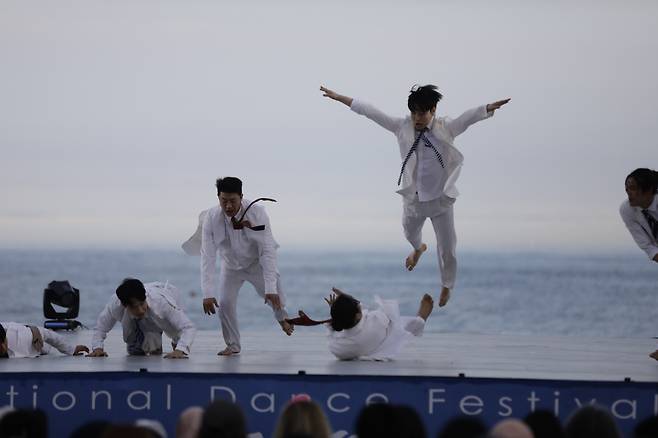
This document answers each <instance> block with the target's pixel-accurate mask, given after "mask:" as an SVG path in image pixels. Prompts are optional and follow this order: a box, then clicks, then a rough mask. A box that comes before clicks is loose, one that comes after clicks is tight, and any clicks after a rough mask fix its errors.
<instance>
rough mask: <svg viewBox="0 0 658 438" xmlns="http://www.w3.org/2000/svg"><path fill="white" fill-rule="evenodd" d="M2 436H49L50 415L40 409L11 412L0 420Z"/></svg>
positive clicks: (32, 437)
mask: <svg viewBox="0 0 658 438" xmlns="http://www.w3.org/2000/svg"><path fill="white" fill-rule="evenodd" d="M0 436H1V437H5V436H7V437H9V436H26V437H30V438H45V437H47V436H48V417H47V416H46V413H45V412H43V411H42V410H40V409H36V410H28V409H18V410H16V411H13V412H9V413H8V414H7V415H5V416H4V417H2V420H0Z"/></svg>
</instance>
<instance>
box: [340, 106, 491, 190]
mask: <svg viewBox="0 0 658 438" xmlns="http://www.w3.org/2000/svg"><path fill="white" fill-rule="evenodd" d="M350 108H351V109H352V111H354V112H355V113H357V114H361V115H363V116H366V117H367V118H369V119H370V120H372V121H373V122H375V123H377V124H378V125H380V126H381V127H382V128H384V129H386V130H388V131H391V132H392V133H393V134H395V136H396V137H397V139H398V145H399V147H400V157H401V158H402V160H404V158H405V157H406V156H407V154H408V153H409V150H410V149H411V146H412V145H413V143H414V140H415V139H416V138H415V129H414V124H413V122H412V120H411V116H406V117H399V118H398V117H391V116H389V115H387V114H385V113H383V112H382V111H380V110H378V109H377V108H375V107H374V106H372V105H369V104H367V103H365V102H361V101H358V100H356V99H353V100H352V106H351V107H350ZM492 115H493V112H487V107H486V105H482V106H480V107H477V108H473V109H470V110H468V111H466V112H465V113H463V114H462V115H461V116H459V117H457V118H456V119H451V118H449V117H434V120H433V121H432V124H431V126H429V129H430V131H431V133H432V135H433V136H434V137H435V138H436V139H438V140H439V141H440V142H441V143H442V145H443V146H444V147H445V149H446V151H447V154H446V156H444V157H443V158H444V164H445V171H446V181H445V184H444V188H443V193H444V194H445V195H446V196H447V197H449V198H453V199H455V198H457V196H459V191H458V190H457V187H456V186H455V183H456V182H457V178H459V173H460V172H461V168H462V164H463V162H464V156H463V155H462V154H461V152H459V151H458V150H457V148H455V146H454V144H453V142H454V139H455V137H457V136H458V135H459V134H461V133H462V132H464V131H466V129H467V128H468V127H469V126H470V125H472V124H473V123H476V122H479V121H480V120H484V119H487V118H489V117H491V116H492ZM416 161H417V157H416V154H412V155H411V157H410V158H409V161H408V162H407V165H406V166H405V168H404V173H403V174H402V184H401V188H400V189H399V190H398V191H397V193H399V194H400V195H402V196H403V197H405V198H413V197H414V195H415V193H414V192H415V191H414V189H413V187H412V184H413V179H412V175H413V171H414V169H415V168H416V164H417V163H416Z"/></svg>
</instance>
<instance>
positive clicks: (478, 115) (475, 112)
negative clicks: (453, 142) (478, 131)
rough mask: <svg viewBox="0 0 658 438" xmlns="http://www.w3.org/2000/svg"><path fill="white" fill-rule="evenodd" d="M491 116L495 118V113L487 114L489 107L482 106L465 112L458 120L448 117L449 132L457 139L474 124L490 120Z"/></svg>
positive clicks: (446, 123) (446, 119)
mask: <svg viewBox="0 0 658 438" xmlns="http://www.w3.org/2000/svg"><path fill="white" fill-rule="evenodd" d="M491 116H493V111H491V112H487V106H486V105H482V106H479V107H477V108H473V109H470V110H468V111H466V112H464V113H463V114H462V115H461V116H459V117H457V118H456V119H451V118H448V117H446V118H445V125H446V128H447V129H448V131H450V134H451V135H452V136H453V137H457V136H458V135H459V134H461V133H462V132H464V131H466V129H468V127H469V126H471V125H472V124H473V123H477V122H479V121H481V120H484V119H488V118H489V117H491Z"/></svg>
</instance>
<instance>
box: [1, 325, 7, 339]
mask: <svg viewBox="0 0 658 438" xmlns="http://www.w3.org/2000/svg"><path fill="white" fill-rule="evenodd" d="M6 338H7V331H6V330H5V328H4V327H3V326H2V324H0V344H1V343H3V342H5V339H6Z"/></svg>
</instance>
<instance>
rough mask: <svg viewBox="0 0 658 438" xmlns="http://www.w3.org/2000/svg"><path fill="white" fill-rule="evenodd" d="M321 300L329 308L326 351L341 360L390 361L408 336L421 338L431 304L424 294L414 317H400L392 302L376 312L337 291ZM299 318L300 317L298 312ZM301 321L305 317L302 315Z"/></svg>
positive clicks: (378, 303)
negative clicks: (362, 306) (329, 316)
mask: <svg viewBox="0 0 658 438" xmlns="http://www.w3.org/2000/svg"><path fill="white" fill-rule="evenodd" d="M332 290H333V291H334V293H333V294H331V295H330V296H329V297H328V298H325V301H326V302H327V304H329V306H330V308H331V320H328V321H322V322H328V323H329V326H330V334H329V351H331V352H332V353H333V354H334V355H335V356H336V357H337V358H338V359H341V360H352V359H361V360H392V359H393V358H395V356H396V355H397V354H398V352H399V351H400V349H401V348H402V347H403V346H404V345H405V344H406V343H407V341H409V339H410V338H411V336H421V335H422V334H423V330H424V328H425V322H426V321H427V318H428V317H429V316H430V314H431V313H432V309H433V307H434V301H433V300H432V297H431V296H430V295H428V294H425V295H423V297H422V298H421V300H420V307H419V308H418V313H417V315H416V316H414V317H409V316H406V317H405V316H400V312H399V309H398V303H397V301H395V300H380V299H379V298H377V305H378V308H377V309H375V310H366V309H362V308H361V303H360V302H359V301H358V300H357V299H355V298H354V297H352V296H351V295H348V294H346V293H343V292H342V291H340V290H339V289H336V288H333V289H332ZM300 315H304V314H303V312H300ZM304 318H306V316H305V315H304Z"/></svg>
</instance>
